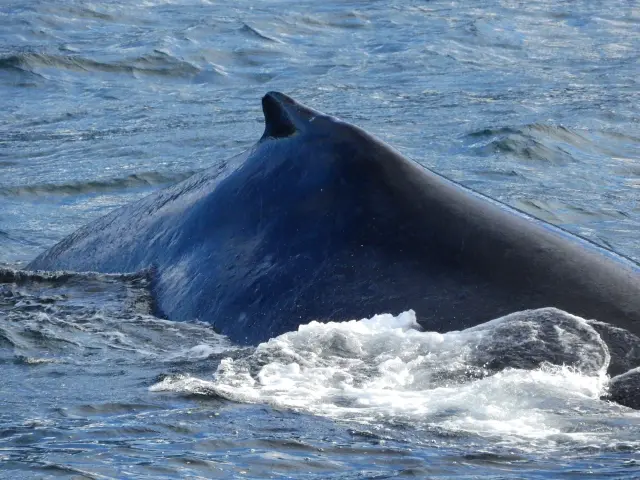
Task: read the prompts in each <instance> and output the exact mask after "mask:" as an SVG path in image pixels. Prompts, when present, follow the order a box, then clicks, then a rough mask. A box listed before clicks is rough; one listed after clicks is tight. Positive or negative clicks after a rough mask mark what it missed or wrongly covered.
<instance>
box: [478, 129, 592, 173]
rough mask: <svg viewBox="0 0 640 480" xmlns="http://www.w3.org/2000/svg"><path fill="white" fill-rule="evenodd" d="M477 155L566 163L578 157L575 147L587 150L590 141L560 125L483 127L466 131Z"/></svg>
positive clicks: (590, 146) (590, 143)
mask: <svg viewBox="0 0 640 480" xmlns="http://www.w3.org/2000/svg"><path fill="white" fill-rule="evenodd" d="M467 138H468V139H469V140H470V141H471V142H472V148H473V149H474V151H475V152H476V154H479V155H494V154H501V155H504V154H507V155H512V156H515V157H517V158H520V159H525V160H530V161H531V160H533V161H542V162H550V163H555V164H566V163H569V162H574V161H576V160H577V158H576V157H577V155H576V152H575V150H576V149H578V150H589V149H591V148H592V147H593V145H594V144H593V142H592V141H591V140H590V139H588V138H587V137H585V136H584V135H583V134H581V133H579V132H577V131H573V130H570V129H568V128H566V127H563V126H561V125H544V124H532V125H526V126H524V127H519V128H518V127H502V128H486V129H483V130H479V131H477V132H473V133H470V134H468V135H467ZM487 140H488V141H487Z"/></svg>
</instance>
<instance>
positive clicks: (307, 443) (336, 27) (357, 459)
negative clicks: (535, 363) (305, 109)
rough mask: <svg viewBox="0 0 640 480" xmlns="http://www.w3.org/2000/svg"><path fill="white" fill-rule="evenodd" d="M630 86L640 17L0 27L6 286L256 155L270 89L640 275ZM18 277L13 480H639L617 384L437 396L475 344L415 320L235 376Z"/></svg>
mask: <svg viewBox="0 0 640 480" xmlns="http://www.w3.org/2000/svg"><path fill="white" fill-rule="evenodd" d="M638 79H640V5H639V4H638V2H637V1H630V0H627V1H623V0H619V1H614V0H605V1H603V2H589V1H573V2H558V1H531V2H519V1H508V0H505V1H497V0H490V1H487V2H457V1H447V2H445V1H439V0H436V1H397V0H383V1H371V0H370V1H366V2H359V1H336V0H330V1H326V2H310V1H304V0H303V1H297V2H291V1H284V0H280V1H264V2H247V1H245V0H240V1H236V2H226V3H225V2H215V1H207V0H133V1H123V0H114V1H110V2H97V1H95V2H91V1H81V0H58V1H55V2H54V1H50V0H25V1H17V0H3V1H2V2H0V264H1V265H3V266H5V267H7V268H10V269H13V268H20V267H21V266H23V265H25V264H26V263H27V262H28V261H29V260H31V259H33V258H34V257H35V256H36V255H37V254H38V253H40V252H41V251H43V250H44V249H46V248H48V247H49V246H51V245H53V244H54V243H55V242H57V241H58V240H60V239H61V238H63V237H64V236H65V235H67V234H69V233H71V232H73V231H74V230H76V229H77V228H78V227H80V226H81V225H84V224H85V223H86V222H88V221H89V220H91V219H94V218H96V217H98V216H100V215H102V214H105V213H106V212H108V211H110V210H111V209H113V208H115V207H117V206H120V205H123V204H125V203H128V202H131V201H133V200H136V199H138V198H141V197H142V196H144V195H147V194H148V193H150V192H152V191H154V190H155V189H158V188H161V187H162V186H165V185H168V184H171V183H174V182H176V181H179V180H181V179H184V178H186V177H188V176H189V175H190V174H192V173H194V172H196V171H198V170H200V169H202V168H205V167H208V166H211V165H214V164H215V163H216V162H219V161H221V160H223V159H225V158H228V157H230V156H232V155H234V154H236V153H239V152H241V151H242V150H243V149H245V148H247V147H249V146H250V145H251V144H253V143H254V142H255V141H256V140H257V139H258V138H259V136H260V135H261V133H262V127H263V125H262V113H261V109H260V98H261V96H262V95H263V94H264V93H265V92H267V91H269V90H279V91H283V92H285V93H287V94H289V95H291V96H293V97H294V98H295V99H297V100H300V101H302V102H304V103H307V104H309V105H310V106H312V107H314V108H316V109H319V110H322V111H325V112H327V113H331V114H334V115H336V116H339V117H341V118H344V119H345V120H348V121H350V122H352V123H355V124H357V125H359V126H361V127H363V128H365V129H366V130H368V131H370V132H371V133H373V134H375V135H377V136H379V137H380V138H382V139H383V140H385V141H386V142H388V143H390V144H391V145H393V146H394V147H396V148H397V149H399V150H400V151H401V152H402V153H404V154H405V155H407V156H408V157H410V158H412V159H414V160H416V161H417V162H419V163H421V164H423V165H425V166H428V167H430V168H432V169H433V170H435V171H437V172H439V173H442V174H444V175H446V176H448V177H450V178H452V179H454V180H457V181H459V182H461V183H463V184H465V185H467V186H470V187H472V188H474V189H476V190H478V191H480V192H482V193H485V194H487V195H489V196H491V197H494V198H497V199H499V200H501V201H503V202H505V203H508V204H511V205H513V206H515V207H517V208H520V209H522V210H525V211H527V212H529V213H531V214H533V215H535V216H537V217H540V218H542V219H544V220H547V221H549V222H551V223H554V224H557V225H561V226H562V227H564V228H566V229H568V230H569V231H572V232H574V233H576V234H579V235H581V236H583V237H586V238H589V239H591V240H593V241H594V242H596V243H599V244H602V245H605V246H608V247H609V248H612V249H614V250H615V251H617V252H619V253H622V254H624V255H626V256H628V257H630V258H632V259H634V260H636V261H638V260H640V241H638V232H640V83H639V80H638ZM11 272H12V270H6V271H5V270H3V271H2V273H1V274H0V365H1V366H2V377H1V378H0V478H11V479H14V478H16V479H17V478H96V479H102V478H296V479H298V478H309V479H312V478H313V479H326V478H336V479H356V478H359V479H364V478H372V479H373V478H478V477H483V478H485V477H489V478H584V477H587V476H590V477H591V478H640V414H638V413H637V412H633V411H631V410H629V409H626V408H623V407H620V406H617V405H614V404H610V403H606V402H603V401H601V400H599V396H600V394H601V393H602V391H603V389H606V380H607V379H606V378H605V376H603V375H599V376H589V375H585V374H581V373H580V372H576V371H574V370H571V369H567V368H551V367H548V368H542V369H538V370H535V371H520V370H509V371H505V372H501V373H500V374H498V375H494V376H490V377H486V378H482V379H478V380H476V381H472V382H463V383H456V382H450V383H446V382H445V383H442V382H440V383H438V382H437V381H436V380H434V372H435V368H436V367H435V366H436V365H438V364H445V365H457V366H458V367H460V368H462V367H464V356H463V355H462V354H461V353H460V352H463V351H464V350H465V348H468V346H469V345H471V343H470V342H471V340H470V339H469V337H468V336H465V334H464V333H461V334H455V333H453V334H447V335H440V336H438V334H429V336H428V337H420V339H418V338H417V337H415V336H414V335H413V334H412V332H413V330H411V329H410V328H407V325H409V324H410V314H405V315H404V316H403V315H400V316H399V317H380V318H377V319H374V320H370V321H361V322H355V323H353V324H348V325H345V326H343V327H339V326H313V327H310V328H308V329H303V330H301V331H300V332H296V333H293V334H291V335H289V336H285V337H283V338H279V339H276V340H275V341H274V342H272V343H270V344H265V345H261V346H260V347H258V349H253V348H250V349H247V348H238V347H236V346H234V345H233V344H231V343H230V342H229V341H228V340H226V339H225V338H223V337H220V336H218V335H216V334H215V333H214V332H212V331H211V330H210V329H209V328H208V327H207V326H206V325H203V324H199V323H186V324H185V323H182V324H181V323H175V322H170V321H166V320H161V319H158V318H155V317H153V316H152V315H151V314H150V309H149V304H150V302H149V298H148V293H147V290H146V288H145V279H144V278H142V277H140V278H138V277H136V276H131V275H130V276H99V275H98V276H95V275H94V276H91V275H66V276H55V275H52V276H49V277H43V278H40V277H39V278H37V279H36V278H33V277H29V276H20V275H17V274H14V273H11ZM407 308H408V309H409V308H410V306H407ZM380 313H381V314H382V313H384V312H380ZM407 315H408V316H407ZM425 338H427V340H428V341H427V340H425ZM383 340H384V341H383ZM385 342H387V343H385ZM425 342H426V343H425ZM338 344H339V345H340V348H338V347H336V345H338ZM383 345H384V349H382V346H383ZM345 346H346V347H345ZM412 348H414V349H418V348H421V349H423V350H420V351H421V352H423V353H424V352H425V351H428V353H424V354H423V355H422V356H421V357H420V358H421V359H422V360H424V361H423V363H421V364H420V365H416V363H415V362H414V363H412V361H413V360H412V359H411V358H405V357H403V355H402V352H406V351H411V349H412ZM425 349H426V350H425ZM358 352H359V353H358ZM389 352H391V353H389ZM430 355H431V356H430ZM283 359H286V362H285V361H284V360H283ZM425 359H426V360H425ZM418 367H419V368H418ZM425 372H426V373H425Z"/></svg>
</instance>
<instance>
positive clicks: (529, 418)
mask: <svg viewBox="0 0 640 480" xmlns="http://www.w3.org/2000/svg"><path fill="white" fill-rule="evenodd" d="M532 312H537V313H536V315H532ZM540 315H542V317H545V315H546V316H547V317H549V316H554V315H555V316H557V317H559V318H561V321H560V322H556V323H555V324H554V325H550V326H549V328H545V327H544V323H545V322H544V321H543V322H541V324H542V326H541V325H540V323H534V319H533V318H532V317H539V316H540ZM538 322H540V318H538ZM510 330H511V331H512V334H510V336H509V335H508V336H505V335H506V334H507V332H508V331H510ZM549 332H555V333H552V336H554V342H555V343H556V345H553V346H552V349H551V350H548V349H547V346H545V343H551V340H550V339H549V338H548V335H549ZM496 345H498V346H497V347H496ZM500 345H502V347H500ZM536 346H537V347H536ZM532 347H533V348H532ZM202 348H205V347H202ZM532 350H534V351H535V350H537V351H538V354H536V353H533V354H530V352H531V351H532ZM525 351H526V352H529V353H526V352H525ZM551 351H553V354H550V353H549V352H551ZM509 352H511V353H509ZM541 352H542V353H541ZM544 352H547V353H546V354H545V353H544ZM545 355H547V356H548V358H547V359H545V358H544V356H545ZM553 361H555V362H556V364H553ZM609 361H610V357H609V352H608V350H607V347H606V345H605V344H604V342H603V341H602V340H601V339H600V337H599V335H598V334H597V333H596V332H595V330H593V328H592V327H591V326H589V325H588V324H587V322H586V321H584V320H583V319H581V318H579V317H574V316H572V315H568V314H566V313H564V312H561V311H559V310H555V309H543V310H538V311H531V312H521V313H516V314H512V315H508V316H506V317H503V318H500V319H496V320H494V321H491V322H488V323H485V324H483V325H480V326H478V327H475V328H471V329H467V330H465V331H461V332H449V333H444V334H440V333H436V332H422V331H421V330H420V327H419V326H418V324H417V322H416V317H415V314H414V312H413V311H407V312H404V313H401V314H400V315H398V316H393V315H389V314H385V315H376V316H374V317H372V318H369V319H363V320H359V321H355V320H354V321H350V322H344V323H327V324H322V323H318V322H312V323H311V324H309V325H303V326H301V327H300V328H299V329H298V331H296V332H290V333H286V334H284V335H281V336H279V337H277V338H274V339H271V340H270V341H268V342H266V343H262V344H260V345H259V346H258V347H257V349H256V350H255V351H253V352H252V353H251V354H250V355H248V356H244V357H240V358H234V359H231V358H225V359H223V360H222V361H221V363H220V364H219V366H218V368H217V370H216V371H215V373H214V374H213V376H212V377H196V376H192V375H172V376H168V377H166V378H164V379H163V380H162V381H160V382H158V383H156V384H155V385H153V386H152V387H151V390H152V391H155V392H161V391H173V392H179V393H182V394H189V395H191V394H196V395H205V396H213V397H223V398H226V399H229V400H233V401H237V402H247V403H264V404H269V405H271V406H273V407H276V408H283V409H293V410H295V411H299V412H305V413H311V414H316V415H322V416H327V417H330V418H334V419H339V420H342V421H356V422H359V423H365V424H372V425H379V424H380V423H392V424H394V425H406V426H411V427H417V428H420V429H422V428H423V429H428V430H434V429H436V430H438V431H441V432H446V434H448V435H457V434H461V435H480V436H483V437H490V438H492V439H493V440H494V441H496V442H499V443H506V444H509V445H514V444H519V445H521V446H524V445H525V444H528V445H531V444H532V442H533V443H534V444H540V445H548V444H549V443H552V444H556V443H563V442H579V443H583V442H596V443H601V442H603V441H604V442H607V434H606V431H605V430H603V429H602V428H600V427H601V426H599V424H598V416H599V412H601V411H604V410H607V411H610V410H611V409H614V410H617V411H619V413H623V412H624V414H625V415H626V412H625V410H626V409H624V408H623V407H620V406H617V405H612V404H610V403H606V402H603V401H601V400H599V398H600V396H601V395H602V394H603V393H605V391H606V387H607V381H608V377H607V375H606V370H607V366H608V364H609ZM531 362H534V363H536V365H537V366H535V365H532V364H531ZM525 366H527V367H531V366H534V368H521V367H525ZM631 415H632V416H633V415H636V413H631Z"/></svg>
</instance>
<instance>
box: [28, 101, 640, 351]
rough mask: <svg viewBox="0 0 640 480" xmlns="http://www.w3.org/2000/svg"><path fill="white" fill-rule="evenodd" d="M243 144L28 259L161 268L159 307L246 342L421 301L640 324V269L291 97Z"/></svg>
mask: <svg viewBox="0 0 640 480" xmlns="http://www.w3.org/2000/svg"><path fill="white" fill-rule="evenodd" d="M262 105H263V110H264V116H265V124H266V127H265V132H264V135H263V136H262V138H261V139H260V140H259V141H258V142H257V143H256V144H255V145H254V146H253V147H252V148H250V149H249V150H248V151H247V152H245V153H243V154H241V155H239V156H237V157H234V158H232V159H230V160H227V161H225V162H222V163H221V164H219V165H217V166H215V167H213V168H211V169H209V170H206V171H203V172H201V173H198V174H196V175H194V176H192V177H190V178H189V179H187V180H185V181H183V182H181V183H178V184H176V185H174V186H172V187H170V188H168V189H165V190H162V191H159V192H156V193H154V194H152V195H150V196H148V197H146V198H144V199H142V200H140V201H138V202H136V203H133V204H130V205H126V206H124V207H122V208H119V209H117V210H115V211H113V212H111V213H110V214H108V215H107V216H105V217H102V218H100V219H98V220H97V221H94V222H93V223H90V224H89V225H87V226H85V227H83V228H81V229H80V230H78V231H77V232H76V233H74V234H72V235H71V236H69V237H67V238H66V239H64V240H63V241H61V242H60V243H59V244H57V245H56V246H54V247H53V248H51V249H50V250H49V251H47V252H45V253H43V254H42V255H40V256H39V257H38V258H36V259H35V260H34V261H33V262H32V263H31V264H30V265H29V266H28V267H27V268H29V269H41V270H76V271H99V272H107V273H113V272H132V271H139V270H142V269H151V271H152V274H153V282H152V283H153V294H154V297H155V300H156V305H157V308H158V310H159V312H160V313H161V314H163V315H164V316H166V317H168V318H169V319H172V320H192V319H200V320H203V321H207V322H210V323H211V324H213V325H214V327H215V328H216V329H217V330H218V331H219V332H221V333H223V334H225V335H227V336H229V337H230V338H231V339H232V340H233V341H236V342H238V343H245V344H247V343H258V342H262V341H265V340H267V339H269V338H271V337H273V336H276V335H279V334H281V333H284V332H287V331H291V330H295V329H296V328H297V327H298V326H299V325H300V324H304V323H308V322H310V321H312V320H319V321H330V320H331V321H342V320H349V319H353V318H362V317H367V316H372V315H374V314H376V313H380V312H391V313H394V314H397V313H400V312H402V311H405V310H408V309H409V308H411V309H413V310H415V312H416V314H417V318H418V321H419V323H420V324H421V325H422V326H423V327H424V328H425V329H428V330H436V331H450V330H461V329H464V328H467V327H471V326H474V325H478V324H481V323H483V322H486V321H488V320H491V319H495V318H497V317H501V316H503V315H506V314H508V313H511V312H514V311H519V310H526V309H536V308H542V307H557V308H559V309H562V310H565V311H567V312H570V313H572V314H575V315H579V316H581V317H585V318H589V319H596V320H599V321H602V322H607V323H611V324H613V325H615V326H617V327H621V328H624V329H627V330H629V331H630V332H632V333H634V334H636V335H638V334H640V269H639V267H638V265H637V264H635V263H633V262H631V261H629V260H627V259H625V258H623V257H621V256H618V255H617V254H615V253H613V252H611V251H609V250H606V249H604V248H601V247H598V246H596V245H595V244H592V243H590V242H588V241H586V240H583V239H581V238H578V237H575V236H573V235H571V234H569V233H567V232H565V231H563V230H561V229H559V228H556V227H553V226H551V225H549V224H547V223H545V222H543V221H540V220H538V219H535V218H532V217H530V216H528V215H525V214H523V213H521V212H519V211H516V210H513V209H511V208H509V207H507V206H505V205H503V204H501V203H499V202H496V201H494V200H491V199H489V198H487V197H485V196H483V195H480V194H478V193H476V192H474V191H472V190H469V189H467V188H465V187H462V186H461V185H459V184H457V183H455V182H453V181H450V180H448V179H446V178H444V177H442V176H440V175H438V174H436V173H434V172H432V171H430V170H428V169H425V168H423V167H421V166H419V165H417V164H415V163H413V162H412V161H409V160H407V159H406V158H404V157H403V156H402V155H400V154H399V153H398V152H396V151H395V150H393V149H392V148H391V147H389V146H388V145H386V144H384V143H383V142H381V141H380V140H378V139H376V138H374V137H373V136H371V135H370V134H368V133H366V132H365V131H363V130H361V129H360V128H358V127H355V126H353V125H350V124H348V123H346V122H343V121H340V120H338V119H336V118H334V117H331V116H327V115H325V114H322V113H320V112H317V111H315V110H312V109H310V108H308V107H306V106H303V105H301V104H299V103H296V102H295V101H294V100H292V99H291V98H289V97H287V96H286V95H283V94H281V93H276V92H271V93H268V94H267V95H266V96H265V97H264V98H263V99H262Z"/></svg>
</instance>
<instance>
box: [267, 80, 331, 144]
mask: <svg viewBox="0 0 640 480" xmlns="http://www.w3.org/2000/svg"><path fill="white" fill-rule="evenodd" d="M262 111H263V112H264V134H263V135H262V138H263V139H264V138H286V137H290V136H291V135H293V134H295V133H296V132H297V131H300V130H304V129H305V128H306V126H307V125H308V124H309V123H310V122H311V121H312V120H313V119H314V118H315V117H317V116H324V115H323V114H321V113H320V112H316V111H315V110H313V109H311V108H309V107H307V106H305V105H302V104H300V103H298V102H296V101H295V100H293V99H292V98H290V97H288V96H287V95H285V94H284V93H280V92H269V93H267V94H266V95H265V96H264V97H262Z"/></svg>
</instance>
